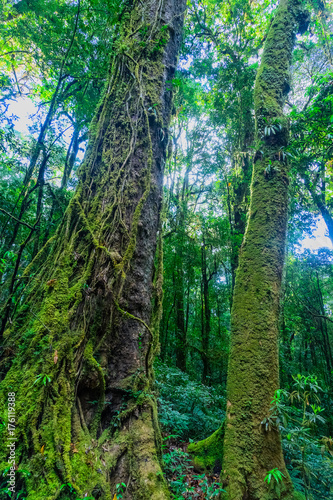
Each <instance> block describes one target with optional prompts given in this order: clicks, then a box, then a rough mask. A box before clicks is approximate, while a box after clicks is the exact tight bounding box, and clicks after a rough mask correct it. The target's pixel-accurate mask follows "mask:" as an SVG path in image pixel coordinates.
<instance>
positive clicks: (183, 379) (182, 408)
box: [155, 363, 226, 441]
mask: <svg viewBox="0 0 333 500" xmlns="http://www.w3.org/2000/svg"><path fill="white" fill-rule="evenodd" d="M155 376H156V389H157V393H158V401H159V418H160V423H161V425H162V429H163V431H165V432H167V433H171V434H176V435H177V436H179V439H180V440H182V441H189V440H194V441H199V440H201V439H205V438H206V437H208V436H210V434H212V433H213V432H214V431H216V429H218V428H219V426H220V425H221V421H222V420H223V418H224V414H225V411H224V408H225V404H226V398H225V391H224V390H223V389H222V388H221V386H214V387H208V386H205V385H203V384H201V383H199V382H196V381H193V380H191V379H190V377H189V376H188V375H187V374H186V373H184V372H182V371H181V370H179V369H178V368H174V367H169V366H167V365H165V364H163V363H157V364H156V365H155Z"/></svg>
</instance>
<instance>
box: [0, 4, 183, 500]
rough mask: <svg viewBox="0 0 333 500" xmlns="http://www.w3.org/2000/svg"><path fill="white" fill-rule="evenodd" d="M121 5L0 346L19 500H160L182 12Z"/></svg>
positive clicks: (1, 463) (177, 7)
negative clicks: (164, 292)
mask: <svg viewBox="0 0 333 500" xmlns="http://www.w3.org/2000/svg"><path fill="white" fill-rule="evenodd" d="M125 5H126V7H124V11H123V12H122V15H121V19H122V24H121V25H120V27H119V36H118V38H117V42H116V43H115V45H114V55H113V56H112V61H111V65H110V73H109V77H108V82H107V86H106V89H105V93H104V95H103V97H102V100H101V102H100V105H99V107H98V110H97V113H96V116H95V118H94V120H93V123H92V126H91V131H90V140H89V145H88V148H87V153H86V157H85V160H84V162H83V165H82V167H81V169H80V174H79V185H78V188H77V190H76V193H75V195H74V196H73V198H72V200H71V202H70V205H69V207H68V209H67V211H66V214H65V216H64V219H63V221H62V223H61V224H60V226H59V228H58V230H57V232H56V234H55V236H54V237H53V238H52V239H51V240H49V241H48V243H47V245H46V247H44V248H43V249H41V250H40V252H39V253H38V255H37V256H36V258H35V260H34V261H33V262H32V264H31V265H30V266H29V267H28V269H27V270H26V273H25V276H26V277H30V279H29V283H28V285H27V291H26V294H25V300H24V302H23V305H22V307H21V308H20V310H19V312H18V314H17V316H16V318H15V321H14V323H13V324H12V325H10V326H9V327H8V328H7V330H6V331H5V332H4V335H3V338H2V339H1V343H2V346H1V347H2V359H1V364H0V369H1V379H2V382H1V385H0V393H1V398H0V401H1V403H0V405H1V408H0V409H1V415H4V414H5V405H6V404H7V393H8V392H15V394H16V415H17V424H16V438H17V440H18V441H17V443H16V461H17V464H19V465H20V467H22V469H25V470H29V471H30V472H31V475H30V476H26V477H25V479H23V477H22V476H21V475H20V474H19V473H18V474H17V477H18V482H19V483H20V485H17V486H20V487H22V488H23V489H26V490H27V494H26V498H27V499H28V500H51V499H54V498H59V499H60V498H70V495H71V494H70V492H69V490H68V491H67V487H68V484H67V483H70V485H71V487H73V488H74V489H75V491H76V493H77V495H78V496H80V497H81V498H82V497H84V498H85V497H86V496H94V498H98V499H100V500H102V499H103V500H113V498H114V495H115V493H116V484H118V483H121V482H123V483H125V484H126V498H128V499H132V500H141V499H142V500H143V499H147V500H151V499H155V500H159V499H161V500H162V499H167V498H169V494H168V491H167V488H166V484H165V481H164V478H163V475H162V472H161V469H160V463H159V455H160V433H159V427H158V421H157V409H156V403H155V400H154V397H153V395H152V394H151V382H152V377H153V375H152V362H153V358H154V354H155V351H156V349H157V346H158V322H159V317H160V305H161V286H162V284H161V279H162V269H161V258H162V248H161V244H160V245H159V247H158V257H159V258H158V263H159V264H158V266H157V269H156V270H155V273H154V258H155V253H156V241H157V234H158V231H159V230H160V220H159V219H160V217H159V215H160V209H161V202H162V185H163V184H162V181H163V168H164V163H165V152H166V145H167V141H168V126H169V121H170V114H171V107H172V93H171V91H170V90H169V89H170V83H169V82H170V80H172V78H173V76H174V73H175V67H176V62H177V54H178V51H179V47H180V42H181V31H182V24H183V15H184V10H185V5H186V2H185V1H183V0H182V1H176V0H165V1H162V2H154V1H153V0H146V1H145V2H141V1H140V2H134V1H130V2H126V3H125ZM160 240H161V238H160ZM44 255H47V258H46V261H45V262H44ZM153 276H154V278H153ZM152 297H153V299H152ZM1 429H3V427H2V426H1ZM1 432H5V431H3V430H1ZM6 443H7V434H6V433H5V435H4V436H2V438H1V445H0V469H1V470H4V468H5V466H6V463H7V460H8V453H7V450H8V448H7V447H6ZM62 484H65V485H66V486H65V487H63V489H62V490H61V492H60V488H61V485H62ZM68 488H69V487H68ZM17 489H19V488H17ZM66 495H67V496H66Z"/></svg>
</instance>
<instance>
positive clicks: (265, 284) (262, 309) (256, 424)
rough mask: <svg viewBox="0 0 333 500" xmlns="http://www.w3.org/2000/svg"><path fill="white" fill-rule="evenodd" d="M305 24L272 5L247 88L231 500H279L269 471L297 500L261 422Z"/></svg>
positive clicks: (271, 359)
mask: <svg viewBox="0 0 333 500" xmlns="http://www.w3.org/2000/svg"><path fill="white" fill-rule="evenodd" d="M305 24H306V16H305V14H304V13H303V11H302V10H301V2H300V1H299V0H280V3H279V6H278V9H277V12H276V16H275V19H274V21H273V23H272V25H271V28H270V30H269V34H268V36H267V39H266V43H265V48H264V53H263V56H262V61H261V65H260V68H259V71H258V75H257V79H256V85H255V112H256V130H257V141H258V145H257V148H258V151H257V153H256V156H255V159H254V170H253V178H252V188H251V204H250V211H249V218H248V225H247V229H246V233H245V237H244V242H243V245H242V248H241V253H240V257H239V267H238V270H237V275H236V284H235V290H234V297H233V306H232V316H231V319H232V336H231V347H230V358H229V371H228V381H227V416H226V426H225V439H224V450H223V469H222V476H223V482H224V485H225V488H226V490H227V493H228V495H229V496H228V498H230V499H232V500H244V499H247V500H264V499H267V500H268V499H269V500H273V499H275V498H280V497H279V496H278V494H277V493H276V492H274V490H270V491H268V487H267V484H266V483H265V481H264V478H265V475H266V474H267V472H268V471H269V470H271V469H274V468H277V469H279V470H280V471H281V472H282V473H283V474H284V475H285V479H284V480H283V484H282V485H281V490H282V492H281V498H289V499H291V498H300V497H299V496H298V494H294V492H293V486H292V483H291V480H290V478H289V475H288V473H287V471H286V467H285V464H284V459H283V455H282V448H281V440H280V434H279V431H278V429H277V428H275V429H272V430H270V431H266V430H265V427H264V426H263V425H261V422H262V421H263V419H264V418H265V417H268V416H269V410H270V407H271V401H272V398H273V396H274V393H275V391H276V389H278V387H279V364H278V318H279V302H280V290H281V278H282V269H283V263H284V254H285V244H286V227H287V213H288V172H287V164H286V161H285V155H284V154H283V153H282V151H281V149H282V148H284V147H285V146H286V145H287V142H288V135H289V134H288V120H287V119H286V118H285V117H284V115H283V104H284V101H285V96H286V94H287V93H288V90H289V69H290V63H291V56H292V51H293V46H294V42H295V36H296V33H297V31H298V29H301V30H303V29H304V25H305ZM273 128H274V131H272V129H273ZM295 495H296V496H295Z"/></svg>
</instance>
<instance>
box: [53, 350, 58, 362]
mask: <svg viewBox="0 0 333 500" xmlns="http://www.w3.org/2000/svg"><path fill="white" fill-rule="evenodd" d="M53 361H54V364H57V362H58V351H54V358H53Z"/></svg>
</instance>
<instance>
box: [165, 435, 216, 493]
mask: <svg viewBox="0 0 333 500" xmlns="http://www.w3.org/2000/svg"><path fill="white" fill-rule="evenodd" d="M163 441H164V445H163V461H164V470H165V475H166V479H167V481H168V484H169V487H170V490H171V494H172V498H173V499H174V500H181V499H184V498H185V499H191V500H192V499H196V500H210V499H212V498H216V497H217V496H218V494H219V493H220V492H221V491H222V489H221V485H220V483H219V475H218V474H201V473H200V472H198V471H196V470H195V468H194V467H193V464H192V461H191V458H190V455H189V454H188V453H187V447H188V445H189V443H186V442H180V441H179V440H178V439H177V437H176V436H172V435H171V436H168V435H166V434H165V435H164V436H163Z"/></svg>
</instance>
